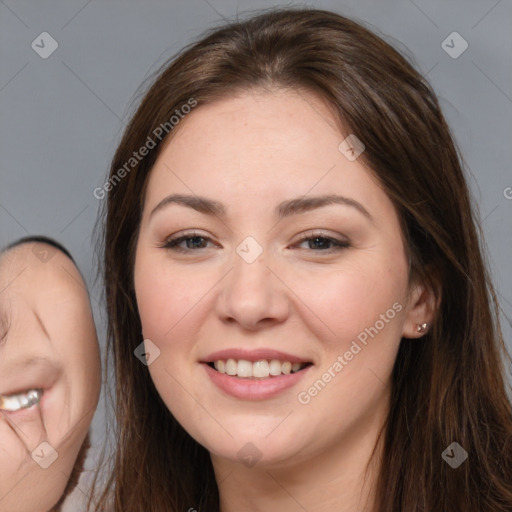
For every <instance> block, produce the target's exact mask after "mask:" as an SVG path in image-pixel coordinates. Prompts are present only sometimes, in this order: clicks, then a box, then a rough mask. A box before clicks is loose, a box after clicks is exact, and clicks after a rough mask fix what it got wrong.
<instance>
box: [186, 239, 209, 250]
mask: <svg viewBox="0 0 512 512" xmlns="http://www.w3.org/2000/svg"><path fill="white" fill-rule="evenodd" d="M204 241H205V239H204V237H202V236H191V237H189V238H187V240H186V242H187V248H188V249H193V248H196V249H197V248H202V247H204V246H205V243H204Z"/></svg>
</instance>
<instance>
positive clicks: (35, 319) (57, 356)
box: [0, 243, 101, 512]
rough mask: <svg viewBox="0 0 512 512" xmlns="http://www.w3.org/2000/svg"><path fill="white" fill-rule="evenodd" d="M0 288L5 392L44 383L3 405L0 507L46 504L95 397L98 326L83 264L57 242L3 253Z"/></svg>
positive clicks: (41, 510) (20, 511)
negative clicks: (38, 393)
mask: <svg viewBox="0 0 512 512" xmlns="http://www.w3.org/2000/svg"><path fill="white" fill-rule="evenodd" d="M38 256H39V257H38ZM0 291H1V294H0V299H1V302H0V304H1V314H2V318H3V328H4V330H5V332H3V333H2V334H3V335H4V336H3V339H2V341H1V342H0V393H1V394H4V395H10V394H11V393H16V392H23V391H26V390H28V389H34V388H43V389H44V394H43V397H42V400H41V402H40V404H39V405H33V406H32V407H30V408H27V409H22V410H19V411H16V412H6V411H0V510H2V511H6V512H14V511H16V512H47V511H48V510H51V509H52V508H53V506H54V505H55V503H57V501H58V500H59V499H60V497H61V495H62V493H63V491H64V489H65V487H66V483H67V481H68V479H69V475H70V473H71V471H72V469H73V466H74V464H75V460H76V458H77V454H78V452H79V450H80V448H81V446H82V444H83V442H84V439H85V437H86V435H87V432H88V429H89V426H90V423H91V420H92V417H93V415H94V411H95V408H96V405H97V402H98V397H99V390H100V380H101V374H100V358H99V347H98V341H97V336H96V329H95V325H94V321H93V317H92V312H91V309H90V303H89V297H88V294H87V291H86V287H85V284H84V282H83V279H82V277H81V275H80V273H79V271H78V269H77V268H76V267H75V265H74V264H73V262H72V261H71V260H70V259H69V258H68V257H67V256H66V255H64V254H63V253H62V252H61V251H59V250H57V249H55V248H54V247H52V246H49V245H46V244H43V243H23V244H22V245H20V246H16V247H14V248H12V249H10V250H8V251H7V252H5V253H3V254H2V255H1V256H0ZM36 358H42V359H39V360H36ZM20 365H21V366H20ZM42 442H46V443H48V444H49V445H50V446H51V447H52V449H53V450H55V451H56V452H57V455H58V457H57V459H56V460H55V461H54V462H53V463H52V464H51V465H49V466H48V467H47V468H46V469H44V468H43V467H41V465H40V464H38V463H36V460H41V461H43V460H44V459H45V458H46V457H49V453H50V451H49V448H48V447H47V446H46V445H44V446H46V447H45V448H42V449H41V444H40V443H42ZM41 450H42V451H41ZM32 453H34V457H32ZM38 457H39V459H38ZM48 460H50V459H48Z"/></svg>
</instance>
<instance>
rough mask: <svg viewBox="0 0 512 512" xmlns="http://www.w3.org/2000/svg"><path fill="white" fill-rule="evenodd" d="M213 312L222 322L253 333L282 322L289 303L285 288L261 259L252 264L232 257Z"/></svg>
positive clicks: (286, 313) (262, 257) (262, 258)
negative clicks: (236, 325) (232, 260)
mask: <svg viewBox="0 0 512 512" xmlns="http://www.w3.org/2000/svg"><path fill="white" fill-rule="evenodd" d="M216 311H217V314H218V316H219V318H220V319H221V320H222V321H223V322H228V323H236V324H238V325H239V326H240V327H242V328H243V329H246V330H252V331H254V330H258V329H261V328H262V327H268V326H271V325H273V324H279V323H282V322H284V321H285V320H286V318H287V317H288V315H289V311H290V302H289V298H288V297H287V293H286V286H285V285H284V284H283V282H282V281H281V280H280V279H278V278H277V276H276V272H275V271H273V270H271V269H270V268H269V267H268V266H267V264H266V260H265V257H264V256H263V255H261V256H260V257H259V258H258V259H257V260H256V261H254V262H252V263H247V262H246V261H244V260H243V259H242V258H239V257H238V256H237V255H235V262H234V268H233V269H232V270H231V272H229V273H228V275H227V276H226V278H225V279H223V280H222V289H221V291H220V293H219V295H218V296H217V301H216Z"/></svg>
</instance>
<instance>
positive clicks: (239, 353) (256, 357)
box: [201, 348, 310, 363]
mask: <svg viewBox="0 0 512 512" xmlns="http://www.w3.org/2000/svg"><path fill="white" fill-rule="evenodd" d="M219 359H222V360H227V359H236V360H240V359H245V360H246V361H251V362H253V363H254V362H256V361H261V360H262V359H278V360H280V361H290V363H309V362H310V361H309V360H308V359H304V358H301V357H297V356H294V355H292V354H287V353H286V352H279V351H278V350H272V349H266V348H260V349H255V350H243V349H240V348H231V349H229V348H228V349H224V350H219V351H218V352H213V353H212V354H210V355H209V356H207V357H205V358H204V359H203V360H202V361H201V362H202V363H213V362H215V361H218V360H219Z"/></svg>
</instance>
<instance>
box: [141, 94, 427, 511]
mask: <svg viewBox="0 0 512 512" xmlns="http://www.w3.org/2000/svg"><path fill="white" fill-rule="evenodd" d="M348 133H349V132H347V133H345V134H342V133H341V131H340V130H339V129H338V128H337V124H336V121H335V119H334V117H333V116H332V114H331V113H330V111H329V109H328V108H327V107H326V105H325V104H324V103H323V102H322V101H321V100H320V99H319V98H317V97H316V96H314V95H313V94H311V93H306V92H294V91H290V90H282V89H281V90H273V91H262V90H254V91H252V92H244V93H241V94H239V95H236V96H232V97H230V98H228V99H222V100H219V101H217V102H215V103H212V104H209V105H205V106H201V107H198V108H197V109H196V110H194V112H193V113H191V114H190V115H188V116H187V118H186V119H185V120H184V121H182V123H181V124H180V127H179V130H178V131H177V132H176V133H175V134H174V135H173V138H172V139H171V140H170V142H169V143H168V144H166V146H165V147H164V148H163V150H162V152H161V153H160V155H159V157H158V159H157V161H156V163H155V165H154V167H153V169H152V171H151V175H150V177H149V182H148V186H147V190H146V196H145V202H144V208H143V214H142V221H141V227H140V232H139V237H138V242H137V248H136V259H135V269H134V281H135V291H136V296H137V303H138V309H139V314H140V317H141V322H142V327H143V336H144V338H145V339H149V340H151V342H152V343H154V344H155V345H156V346H157V347H158V348H159V350H160V355H159V357H157V358H156V359H155V360H154V361H153V362H152V363H151V364H150V365H149V372H150V374H151V378H152V379H153V381H154V383H155V386H156V388H157V390H158V392H159V394H160V395H161V397H162V399H163V401H164V402H165V404H166V405H167V407H168V409H169V410H170V411H171V412H172V414H173V415H174V416H175V417H176V419H177V420H178V421H179V422H180V423H181V424H182V425H183V427H184V428H185V429H186V430H187V431H188V433H189V434H190V435H191V436H192V437H193V438H195V439H196V440H197V441H198V442H199V443H201V444H202V445H203V446H205V447H206V448H207V449H208V450H209V451H210V453H211V458H212V462H213V466H214V470H215V473H216V478H217V483H218V486H219V492H220V501H221V510H222V511H223V512H230V511H235V510H254V511H256V510H258V511H259V510H281V511H285V512H287V511H296V510H309V511H315V512H318V511H327V510H329V511H331V510H337V511H341V512H344V511H354V510H358V511H360V510H370V508H369V507H370V505H371V502H372V499H373V486H372V484H373V483H374V481H375V475H376V470H377V469H378V462H375V463H374V464H372V465H370V466H369V473H368V475H367V480H366V484H363V478H364V472H365V469H366V467H367V464H368V463H369V461H370V456H371V453H372V450H373V449H374V446H375V445H376V442H377V438H378V434H379V431H380V429H381V427H382V426H383V424H384V422H385V416H386V413H387V411H388V408H389V390H390V376H391V372H392V368H393V364H394V361H395V358H396V354H397V350H398V347H399V343H400V340H401V337H407V338H419V337H421V336H422V334H420V333H418V332H417V330H416V326H417V324H419V323H423V322H429V321H431V319H432V316H433V311H434V306H433V297H432V294H431V292H430V290H429V289H428V288H427V287H425V286H424V285H423V284H422V283H420V282H417V281H414V280H409V270H408V259H407V257H406V253H405V248H404V244H403V241H402V236H401V231H400V226H399V221H398V218H397V214H396V211H395V209H394V207H393V204H392V202H391V200H390V199H389V198H388V196H387V195H386V193H385V192H384V191H383V190H382V189H381V188H380V187H379V185H378V181H377V180H376V179H375V177H374V176H373V175H372V174H371V172H370V171H369V170H368V169H367V168H366V167H365V165H363V163H362V162H361V159H356V160H355V161H349V160H348V159H347V158H346V157H345V155H344V154H342V152H340V150H339V149H338V146H339V144H340V142H341V141H342V140H343V139H344V138H345V137H346V136H347V135H348ZM170 194H185V195H190V196H201V197H207V198H209V199H212V200H215V201H218V202H221V203H223V204H224V206H225V209H226V214H225V215H224V216H223V215H220V214H218V215H208V214H206V213H200V212H198V211H196V210H194V209H192V208H190V207H187V206H183V205H180V204H176V203H170V204H167V205H166V206H164V207H162V208H159V209H158V211H156V212H155V213H154V214H153V215H151V212H152V211H153V210H154V209H155V207H156V206H157V205H158V204H159V203H160V202H161V201H162V200H163V199H164V198H165V197H166V196H168V195H170ZM332 194H337V195H342V196H345V197H347V198H350V199H352V200H355V201H357V202H359V203H360V204H361V205H362V206H363V207H364V208H365V209H366V210H367V212H368V213H369V214H370V216H371V219H369V218H367V216H365V215H364V214H362V213H361V212H360V211H359V210H358V209H357V208H354V207H353V206H347V205H341V204H330V205H327V206H322V207H320V208H315V209H312V210H308V211H304V212H302V213H297V214H295V215H291V216H289V217H285V218H282V219H281V220H280V219H279V218H278V217H277V216H276V214H275V212H274V209H275V207H276V206H277V205H278V204H280V203H281V202H283V201H288V200H290V199H294V198H302V197H306V198H310V197H314V196H315V197H316V196H321V195H332ZM312 230H314V232H315V235H314V237H313V236H312V235H311V231H312ZM191 231H194V232H195V235H193V234H190V235H189V236H191V237H192V236H197V237H209V238H210V239H211V241H204V240H201V239H196V240H195V243H197V242H202V243H203V244H204V245H201V243H198V244H197V245H199V246H200V248H193V247H194V245H193V244H189V246H188V247H189V248H188V249H187V245H186V243H187V242H182V243H181V247H182V248H185V249H186V250H187V252H177V251H175V250H173V249H170V248H165V247H162V246H163V245H164V244H165V241H166V239H168V238H169V237H170V236H171V235H175V234H176V235H181V234H188V233H190V232H191ZM305 235H306V236H308V237H309V238H315V237H319V236H322V237H332V238H336V239H338V240H340V241H347V240H348V242H349V246H348V247H343V248H341V249H339V250H336V248H334V249H333V248H332V247H333V246H331V245H329V243H327V247H326V245H325V241H324V242H322V243H320V246H321V247H320V248H318V247H319V246H318V244H317V243H316V242H315V243H311V242H307V241H306V242H304V241H300V240H301V238H302V237H303V236H305ZM248 236H251V237H253V238H254V239H255V240H256V241H257V243H258V244H259V246H260V247H261V248H262V250H263V252H262V253H261V254H260V255H259V256H258V257H257V258H256V259H255V261H253V262H252V263H247V262H246V260H244V259H243V258H242V257H241V256H240V255H239V253H237V250H236V249H237V246H239V244H240V243H241V242H242V241H243V240H244V239H245V238H246V237H248ZM192 241H193V240H192ZM197 245H196V246H197ZM242 246H244V245H242ZM190 247H192V248H190ZM322 247H324V248H322ZM325 247H326V248H325ZM247 248H248V247H247V246H245V249H247ZM249 250H250V251H253V250H254V249H249ZM240 254H242V253H240ZM393 304H399V305H400V306H401V308H399V309H400V311H399V312H397V313H396V315H395V316H394V318H393V319H392V320H390V321H388V322H386V323H385V326H384V328H382V329H381V330H379V332H378V334H377V335H376V336H374V337H373V338H371V339H369V341H368V343H367V345H366V346H364V347H363V348H362V350H361V351H360V352H358V353H357V355H355V356H354V357H353V359H352V360H351V361H348V364H346V366H344V367H343V369H342V371H341V372H339V373H338V374H336V376H335V377H334V378H332V379H331V380H330V382H329V383H328V384H327V385H326V386H325V387H324V388H323V389H322V390H321V391H320V392H319V393H318V394H317V395H316V396H314V397H313V398H312V399H311V400H310V401H309V403H307V404H302V403H300V402H299V401H298V398H297V397H298V395H299V393H300V392H302V391H304V390H307V389H309V387H310V386H311V385H312V384H313V383H314V382H315V381H317V380H318V379H321V378H322V375H323V374H324V373H325V372H326V371H327V370H328V368H330V367H332V366H333V364H334V363H335V362H336V361H337V358H338V356H339V355H343V354H344V353H345V352H346V351H347V350H348V349H349V348H350V346H351V343H352V341H353V340H356V339H357V336H358V334H360V333H361V332H363V331H364V330H365V328H368V327H370V326H374V325H375V323H376V321H377V320H379V318H381V316H380V315H382V314H384V313H385V312H386V311H387V310H389V308H391V307H392V305H393ZM417 342H418V343H422V342H423V341H422V340H417ZM224 349H244V350H248V351H251V350H256V349H265V350H268V349H273V350H279V351H282V352H285V353H287V354H291V355H294V356H296V357H297V358H298V359H299V360H300V361H304V362H309V363H312V364H311V365H310V366H309V367H308V368H307V369H305V370H302V372H304V373H303V375H302V377H300V378H299V380H298V381H297V382H296V383H295V384H293V385H292V386H291V387H288V388H287V389H285V390H283V391H281V392H279V393H277V394H274V395H272V396H270V397H266V398H259V399H258V398H254V397H252V398H251V397H249V398H247V397H246V398H240V397H235V396H233V395H232V394H230V393H226V392H225V391H224V390H222V389H220V388H219V387H218V386H217V385H215V384H214V383H213V381H212V379H211V377H210V376H209V372H208V371H207V369H206V364H205V361H208V356H209V355H210V354H212V353H213V352H216V351H219V350H224ZM299 373H301V372H299ZM238 378H239V377H232V379H238ZM269 378H271V377H269ZM248 443H251V444H248ZM244 447H245V448H244ZM380 449H381V444H378V445H377V450H376V458H375V461H378V455H379V450H380ZM240 450H242V451H240ZM244 450H245V451H244ZM247 451H248V452H249V455H253V459H254V460H256V464H255V465H254V464H253V461H252V462H249V463H247V462H246V463H244V460H245V459H243V454H246V453H247ZM367 500H368V501H367ZM193 505H194V504H191V506H193Z"/></svg>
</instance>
